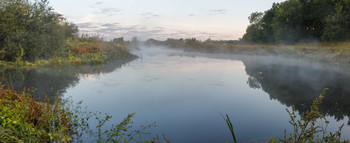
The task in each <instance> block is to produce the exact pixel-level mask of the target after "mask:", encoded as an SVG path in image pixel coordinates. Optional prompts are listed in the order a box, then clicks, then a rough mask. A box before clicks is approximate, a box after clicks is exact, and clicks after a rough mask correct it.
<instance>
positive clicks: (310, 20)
mask: <svg viewBox="0 0 350 143" xmlns="http://www.w3.org/2000/svg"><path fill="white" fill-rule="evenodd" d="M249 21H250V25H249V26H248V28H247V30H246V34H244V36H243V38H242V40H243V41H244V42H248V43H282V44H293V43H297V42H310V41H326V42H328V41H332V42H336V41H346V40H350V0H287V1H285V2H282V3H274V4H273V5H272V8H271V9H269V10H267V11H265V12H263V13H262V12H254V13H252V14H251V16H250V17H249Z"/></svg>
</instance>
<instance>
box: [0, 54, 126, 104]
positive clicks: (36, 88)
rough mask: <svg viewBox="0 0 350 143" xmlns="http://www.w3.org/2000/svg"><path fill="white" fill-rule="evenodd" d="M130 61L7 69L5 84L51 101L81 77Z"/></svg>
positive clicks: (105, 70) (74, 84) (115, 67)
mask: <svg viewBox="0 0 350 143" xmlns="http://www.w3.org/2000/svg"><path fill="white" fill-rule="evenodd" d="M132 60H133V59H130V60H122V61H111V62H109V63H106V64H102V65H82V66H65V67H42V68H35V69H30V70H23V69H8V70H6V71H5V72H4V73H5V76H6V79H7V80H6V81H5V82H7V84H8V85H11V86H12V87H13V88H14V89H15V90H16V91H18V92H22V91H23V89H28V88H30V89H31V91H32V93H33V94H32V95H34V97H35V98H36V99H38V100H44V99H45V97H46V95H47V96H48V98H49V99H50V101H53V100H52V99H54V97H55V96H56V95H57V93H59V94H60V95H62V94H64V93H65V92H66V90H67V89H68V88H72V87H74V86H76V85H77V84H78V83H79V80H80V77H81V76H84V75H94V76H99V75H100V74H107V73H110V72H113V71H115V70H117V69H119V68H121V67H123V66H124V65H125V64H127V63H129V62H131V61H132Z"/></svg>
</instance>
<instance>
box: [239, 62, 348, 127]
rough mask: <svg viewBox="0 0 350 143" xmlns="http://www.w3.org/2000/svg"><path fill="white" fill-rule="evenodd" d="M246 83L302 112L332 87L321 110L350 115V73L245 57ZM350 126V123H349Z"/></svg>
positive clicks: (339, 115)
mask: <svg viewBox="0 0 350 143" xmlns="http://www.w3.org/2000/svg"><path fill="white" fill-rule="evenodd" d="M242 62H243V63H244V65H245V66H246V72H247V75H249V78H248V81H247V83H248V84H249V86H250V87H251V88H256V89H259V88H261V89H262V90H263V91H265V92H266V93H268V94H269V96H270V98H271V99H275V100H278V101H279V102H280V103H282V104H284V105H286V106H289V107H290V106H295V108H296V109H297V110H298V111H299V113H302V112H305V111H306V110H308V109H309V108H310V105H311V104H312V101H313V100H314V99H315V98H316V97H318V96H319V94H320V93H321V92H322V90H323V89H324V88H329V89H330V90H329V91H328V93H327V95H326V96H325V98H324V100H323V103H322V104H320V112H321V113H322V114H324V115H329V116H334V117H335V119H337V120H342V119H344V117H349V116H350V102H349V101H350V88H349V85H350V75H349V74H344V73H341V72H335V71H333V70H331V69H324V68H322V66H321V67H319V66H316V67H313V66H300V65H290V64H289V65H288V64H281V63H278V62H277V63H273V64H271V63H270V62H265V60H262V59H259V58H245V59H243V60H242ZM348 125H350V122H348Z"/></svg>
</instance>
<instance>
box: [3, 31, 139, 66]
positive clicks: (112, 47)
mask: <svg viewBox="0 0 350 143" xmlns="http://www.w3.org/2000/svg"><path fill="white" fill-rule="evenodd" d="M65 45H66V51H65V52H62V53H58V54H57V56H54V57H52V58H49V59H40V60H35V61H24V60H22V58H17V59H16V61H1V60H0V69H1V70H0V71H4V70H6V69H18V68H21V69H27V70H29V69H31V68H36V67H44V66H68V65H72V66H77V65H83V64H103V63H106V62H108V61H111V60H125V59H133V58H136V57H137V56H135V55H133V54H131V53H130V52H129V50H128V49H127V48H126V46H127V45H126V44H124V43H117V42H113V41H109V42H106V41H103V40H101V39H99V38H93V37H85V38H84V37H80V38H76V39H70V40H68V41H67V42H66V43H65Z"/></svg>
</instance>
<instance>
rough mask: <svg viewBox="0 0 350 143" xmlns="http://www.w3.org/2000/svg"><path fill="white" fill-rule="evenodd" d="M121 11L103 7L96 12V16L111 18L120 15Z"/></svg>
mask: <svg viewBox="0 0 350 143" xmlns="http://www.w3.org/2000/svg"><path fill="white" fill-rule="evenodd" d="M121 12H122V11H121V10H120V9H118V8H113V7H104V8H100V11H98V12H96V14H103V15H107V16H113V15H116V14H120V13H121Z"/></svg>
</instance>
